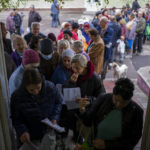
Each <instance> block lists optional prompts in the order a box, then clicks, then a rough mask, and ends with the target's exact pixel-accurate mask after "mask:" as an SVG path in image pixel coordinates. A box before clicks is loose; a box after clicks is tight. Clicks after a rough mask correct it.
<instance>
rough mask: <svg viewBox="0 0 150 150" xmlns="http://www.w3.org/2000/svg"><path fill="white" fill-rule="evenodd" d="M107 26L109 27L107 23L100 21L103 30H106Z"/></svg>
mask: <svg viewBox="0 0 150 150" xmlns="http://www.w3.org/2000/svg"><path fill="white" fill-rule="evenodd" d="M106 26H107V22H105V21H103V20H102V21H100V27H101V28H102V29H105V28H106Z"/></svg>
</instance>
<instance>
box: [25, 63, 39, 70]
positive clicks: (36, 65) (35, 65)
mask: <svg viewBox="0 0 150 150" xmlns="http://www.w3.org/2000/svg"><path fill="white" fill-rule="evenodd" d="M39 65H40V64H39V63H32V64H27V65H24V68H25V69H37V68H38V67H39Z"/></svg>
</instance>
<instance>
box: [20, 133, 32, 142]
mask: <svg viewBox="0 0 150 150" xmlns="http://www.w3.org/2000/svg"><path fill="white" fill-rule="evenodd" d="M20 140H21V142H22V143H30V135H29V133H28V132H24V133H23V134H22V135H21V137H20Z"/></svg>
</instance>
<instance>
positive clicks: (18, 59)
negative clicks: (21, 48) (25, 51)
mask: <svg viewBox="0 0 150 150" xmlns="http://www.w3.org/2000/svg"><path fill="white" fill-rule="evenodd" d="M11 58H12V59H13V61H14V62H15V64H16V66H17V67H18V66H20V64H21V62H22V58H21V57H20V56H19V54H18V53H17V51H15V52H13V53H12V54H11Z"/></svg>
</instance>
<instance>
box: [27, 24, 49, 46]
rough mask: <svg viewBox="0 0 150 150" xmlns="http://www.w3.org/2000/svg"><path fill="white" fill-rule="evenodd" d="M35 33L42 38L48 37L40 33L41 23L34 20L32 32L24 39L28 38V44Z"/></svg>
mask: <svg viewBox="0 0 150 150" xmlns="http://www.w3.org/2000/svg"><path fill="white" fill-rule="evenodd" d="M33 35H35V36H39V37H40V38H42V39H44V38H46V36H45V35H44V34H42V33H40V24H39V23H38V22H32V25H31V32H30V33H28V34H26V35H25V36H24V39H25V40H26V42H27V44H29V42H30V40H31V38H32V36H33Z"/></svg>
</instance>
